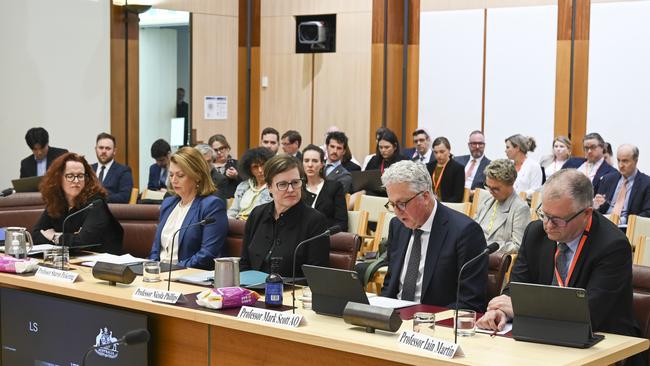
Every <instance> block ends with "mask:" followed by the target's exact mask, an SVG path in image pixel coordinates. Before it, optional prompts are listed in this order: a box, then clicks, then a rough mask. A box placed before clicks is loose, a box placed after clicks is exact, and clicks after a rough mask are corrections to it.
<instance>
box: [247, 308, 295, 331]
mask: <svg viewBox="0 0 650 366" xmlns="http://www.w3.org/2000/svg"><path fill="white" fill-rule="evenodd" d="M237 317H238V318H240V319H248V320H252V321H254V322H258V323H264V324H271V325H279V326H281V327H287V328H298V326H299V325H300V322H302V315H298V314H286V313H283V312H280V311H275V310H268V309H259V308H252V307H250V306H242V307H241V310H239V314H237Z"/></svg>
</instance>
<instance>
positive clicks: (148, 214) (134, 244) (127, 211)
mask: <svg viewBox="0 0 650 366" xmlns="http://www.w3.org/2000/svg"><path fill="white" fill-rule="evenodd" d="M108 208H109V209H110V210H111V212H112V213H113V216H115V218H116V219H117V221H119V222H120V224H121V225H122V229H124V239H123V240H122V251H123V252H124V253H128V254H131V255H133V256H134V257H138V258H147V257H148V256H149V253H151V245H152V244H153V240H154V238H155V236H156V228H157V226H158V219H159V216H160V205H130V204H126V203H110V204H109V205H108Z"/></svg>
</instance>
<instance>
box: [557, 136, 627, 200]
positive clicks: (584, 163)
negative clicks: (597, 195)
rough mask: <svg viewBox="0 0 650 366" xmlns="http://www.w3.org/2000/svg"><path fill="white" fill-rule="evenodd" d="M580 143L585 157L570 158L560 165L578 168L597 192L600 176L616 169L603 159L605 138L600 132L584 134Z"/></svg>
mask: <svg viewBox="0 0 650 366" xmlns="http://www.w3.org/2000/svg"><path fill="white" fill-rule="evenodd" d="M582 145H583V148H584V150H585V155H586V156H587V158H586V159H585V158H580V157H574V158H570V159H569V160H567V162H566V163H564V165H562V169H571V168H573V169H578V170H579V171H580V172H582V174H584V175H586V176H587V178H589V180H590V181H591V184H592V185H593V186H594V192H598V185H599V184H600V180H601V178H602V177H603V176H605V175H606V174H609V173H611V172H615V171H616V169H614V168H613V167H612V166H611V165H609V164H607V162H606V161H605V140H603V138H602V137H601V136H600V134H598V133H595V132H592V133H588V134H586V135H585V137H583V138H582Z"/></svg>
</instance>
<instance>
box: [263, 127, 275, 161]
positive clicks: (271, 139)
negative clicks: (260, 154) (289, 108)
mask: <svg viewBox="0 0 650 366" xmlns="http://www.w3.org/2000/svg"><path fill="white" fill-rule="evenodd" d="M260 146H262V147H265V148H267V149H269V150H270V151H271V152H272V153H273V155H275V154H277V153H278V149H279V148H280V133H279V132H278V130H276V129H275V128H273V127H267V128H265V129H263V130H262V135H261V136H260Z"/></svg>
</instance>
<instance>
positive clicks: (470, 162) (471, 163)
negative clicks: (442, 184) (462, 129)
mask: <svg viewBox="0 0 650 366" xmlns="http://www.w3.org/2000/svg"><path fill="white" fill-rule="evenodd" d="M467 147H468V148H469V155H462V156H454V160H456V162H458V163H460V164H461V165H463V166H464V167H465V188H467V189H469V190H472V191H473V190H475V189H476V188H483V186H484V185H485V173H484V171H485V168H486V167H487V166H488V164H490V159H488V158H487V157H486V156H485V136H483V132H481V131H479V130H476V131H472V133H470V134H469V141H468V142H467Z"/></svg>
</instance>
